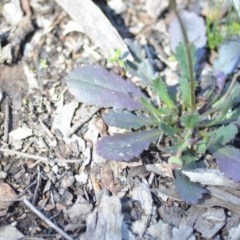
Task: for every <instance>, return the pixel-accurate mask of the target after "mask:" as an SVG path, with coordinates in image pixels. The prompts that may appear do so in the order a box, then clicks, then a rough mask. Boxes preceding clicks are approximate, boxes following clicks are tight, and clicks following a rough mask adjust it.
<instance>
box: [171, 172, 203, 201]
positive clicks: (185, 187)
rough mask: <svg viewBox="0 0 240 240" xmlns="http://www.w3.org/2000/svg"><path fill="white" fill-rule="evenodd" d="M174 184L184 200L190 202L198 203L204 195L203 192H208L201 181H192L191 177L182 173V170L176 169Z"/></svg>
mask: <svg viewBox="0 0 240 240" xmlns="http://www.w3.org/2000/svg"><path fill="white" fill-rule="evenodd" d="M175 177H176V178H175V179H174V184H175V187H176V191H177V193H178V194H179V196H180V197H181V199H182V200H183V201H185V202H186V203H188V204H196V203H198V202H199V200H200V199H201V198H202V197H203V194H206V193H207V190H206V189H204V188H203V187H202V186H201V185H200V184H199V183H194V182H191V181H190V179H189V178H188V177H187V176H186V175H184V174H182V173H181V171H179V170H176V171H175Z"/></svg>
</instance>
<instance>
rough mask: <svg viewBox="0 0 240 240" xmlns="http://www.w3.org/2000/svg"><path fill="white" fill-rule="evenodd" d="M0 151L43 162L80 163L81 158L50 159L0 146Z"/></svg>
mask: <svg viewBox="0 0 240 240" xmlns="http://www.w3.org/2000/svg"><path fill="white" fill-rule="evenodd" d="M0 152H3V153H6V154H10V155H18V156H20V157H23V158H28V159H29V158H30V159H33V160H36V161H40V162H45V163H51V162H52V163H81V162H82V160H79V159H59V158H54V159H50V158H47V157H40V156H36V155H33V154H29V153H23V152H18V151H15V150H10V149H5V148H1V147H0Z"/></svg>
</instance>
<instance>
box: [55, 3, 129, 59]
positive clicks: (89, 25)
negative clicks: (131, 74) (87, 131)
mask: <svg viewBox="0 0 240 240" xmlns="http://www.w3.org/2000/svg"><path fill="white" fill-rule="evenodd" d="M55 1H56V2H57V3H58V4H59V6H61V7H62V8H63V10H64V11H65V12H67V13H68V14H69V15H70V17H71V18H72V19H73V20H74V21H76V22H77V23H78V24H79V25H80V26H82V28H83V29H84V31H85V33H86V34H87V35H88V36H89V38H90V39H91V40H92V41H93V43H95V44H96V45H97V46H98V47H99V48H100V49H101V51H102V54H103V55H104V56H105V57H110V56H111V55H110V54H111V51H112V50H114V49H120V50H121V52H122V53H123V52H126V51H127V47H126V44H125V43H124V41H123V40H122V38H121V37H120V35H119V34H118V32H117V31H116V29H115V28H114V27H113V26H112V24H111V23H110V22H109V20H108V19H107V18H106V17H105V15H104V14H103V12H102V11H101V10H100V9H99V8H98V7H97V6H96V5H95V4H94V3H93V2H92V1H91V0H84V1H78V0H71V1H68V0H55Z"/></svg>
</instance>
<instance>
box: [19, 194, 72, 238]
mask: <svg viewBox="0 0 240 240" xmlns="http://www.w3.org/2000/svg"><path fill="white" fill-rule="evenodd" d="M23 203H24V204H25V205H26V206H27V207H28V208H29V209H30V210H31V211H32V212H34V213H35V214H36V215H37V216H38V217H39V218H41V219H42V220H43V221H44V222H45V223H47V224H48V225H49V226H50V227H51V228H53V229H54V230H55V231H56V232H57V233H59V234H60V235H61V236H62V237H64V238H65V239H67V240H73V238H71V237H70V236H69V235H68V234H67V233H65V232H64V231H63V230H62V229H61V228H60V227H58V226H57V225H55V224H54V223H53V222H52V221H51V220H49V219H48V218H47V217H45V216H44V215H43V213H41V212H40V211H39V210H38V209H37V208H36V207H35V206H34V205H32V204H31V202H29V201H28V200H27V199H26V198H25V199H23Z"/></svg>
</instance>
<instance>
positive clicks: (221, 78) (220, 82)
mask: <svg viewBox="0 0 240 240" xmlns="http://www.w3.org/2000/svg"><path fill="white" fill-rule="evenodd" d="M215 76H216V83H217V87H218V93H221V92H222V90H223V88H224V86H225V82H226V75H225V74H224V73H223V72H218V73H217V74H215Z"/></svg>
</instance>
